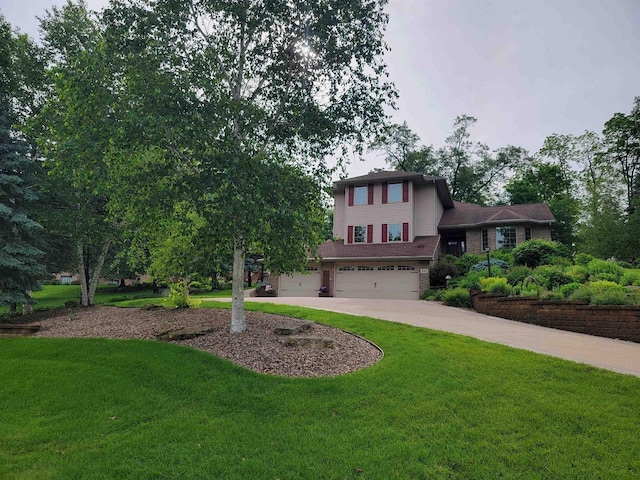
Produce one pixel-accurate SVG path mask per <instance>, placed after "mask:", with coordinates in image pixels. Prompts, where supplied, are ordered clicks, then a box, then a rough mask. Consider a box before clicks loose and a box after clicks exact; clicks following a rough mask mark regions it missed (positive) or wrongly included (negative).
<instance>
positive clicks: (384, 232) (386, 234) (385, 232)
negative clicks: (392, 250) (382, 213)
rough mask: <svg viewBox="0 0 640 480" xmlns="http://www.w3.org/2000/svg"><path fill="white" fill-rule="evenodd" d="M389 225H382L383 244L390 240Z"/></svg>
mask: <svg viewBox="0 0 640 480" xmlns="http://www.w3.org/2000/svg"><path fill="white" fill-rule="evenodd" d="M387 228H388V227H387V224H386V223H383V224H382V243H386V242H387V240H389V231H388V230H387Z"/></svg>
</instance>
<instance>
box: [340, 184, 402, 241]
mask: <svg viewBox="0 0 640 480" xmlns="http://www.w3.org/2000/svg"><path fill="white" fill-rule="evenodd" d="M343 202H344V194H343ZM345 203H346V202H345ZM413 205H414V202H413V187H412V184H411V182H410V183H409V201H408V202H406V203H404V202H398V203H387V204H383V203H382V184H381V183H378V184H375V185H374V187H373V205H353V206H349V205H346V207H345V216H344V225H343V228H342V234H341V238H345V239H346V238H347V227H348V226H349V225H373V243H382V224H383V223H386V224H389V223H408V224H409V240H410V241H413V238H414V236H415V233H414V232H415V227H414V225H413ZM334 215H335V214H334ZM334 228H335V218H334Z"/></svg>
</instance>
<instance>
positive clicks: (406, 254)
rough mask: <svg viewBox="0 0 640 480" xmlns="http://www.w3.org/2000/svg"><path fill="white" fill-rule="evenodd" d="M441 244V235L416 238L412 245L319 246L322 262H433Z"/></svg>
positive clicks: (341, 243)
mask: <svg viewBox="0 0 640 480" xmlns="http://www.w3.org/2000/svg"><path fill="white" fill-rule="evenodd" d="M439 243H440V235H431V236H424V237H416V238H415V240H414V241H413V242H410V243H359V244H357V245H345V243H344V240H335V241H331V240H329V241H327V242H324V243H321V244H320V245H319V246H318V250H317V252H316V255H317V256H318V258H320V259H322V260H364V259H369V260H390V259H404V260H410V259H422V260H431V259H433V258H434V256H435V254H436V249H437V248H438V244H439Z"/></svg>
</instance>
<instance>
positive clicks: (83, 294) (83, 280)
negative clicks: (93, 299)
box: [78, 242, 89, 307]
mask: <svg viewBox="0 0 640 480" xmlns="http://www.w3.org/2000/svg"><path fill="white" fill-rule="evenodd" d="M78 271H79V276H80V305H82V306H83V307H88V306H89V286H88V285H87V276H86V275H85V272H86V265H85V264H84V248H83V246H82V242H78Z"/></svg>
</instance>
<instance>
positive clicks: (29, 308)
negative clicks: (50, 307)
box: [22, 290, 33, 315]
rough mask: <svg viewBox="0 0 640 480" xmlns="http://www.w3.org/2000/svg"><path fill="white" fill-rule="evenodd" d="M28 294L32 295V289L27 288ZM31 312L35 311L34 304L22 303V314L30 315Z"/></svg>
mask: <svg viewBox="0 0 640 480" xmlns="http://www.w3.org/2000/svg"><path fill="white" fill-rule="evenodd" d="M26 294H27V296H28V297H31V290H27V292H26ZM31 313H33V305H31V304H30V303H25V304H24V305H22V315H29V314H31Z"/></svg>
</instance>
